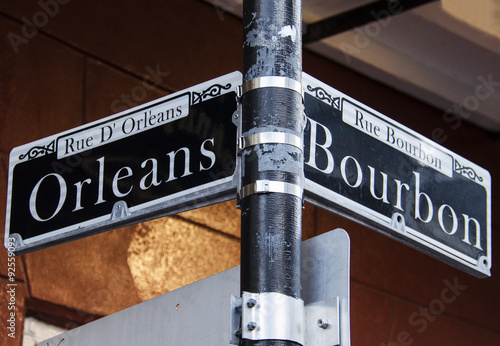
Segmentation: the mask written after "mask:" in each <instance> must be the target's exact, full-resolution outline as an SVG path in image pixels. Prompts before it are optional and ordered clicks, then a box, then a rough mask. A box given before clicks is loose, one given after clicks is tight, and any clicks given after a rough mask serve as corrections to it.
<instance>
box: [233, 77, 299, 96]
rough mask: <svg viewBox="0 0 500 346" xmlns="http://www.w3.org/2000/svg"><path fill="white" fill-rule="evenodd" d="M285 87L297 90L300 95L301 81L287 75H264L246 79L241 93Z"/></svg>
mask: <svg viewBox="0 0 500 346" xmlns="http://www.w3.org/2000/svg"><path fill="white" fill-rule="evenodd" d="M271 87H272V88H285V89H290V90H293V91H296V92H298V93H299V94H300V95H301V96H302V83H301V82H297V81H296V80H295V79H292V78H289V77H279V76H264V77H257V78H254V79H250V80H249V81H246V82H245V83H243V85H242V86H241V89H242V90H241V92H242V95H244V94H245V93H246V92H248V91H250V90H254V89H259V88H271Z"/></svg>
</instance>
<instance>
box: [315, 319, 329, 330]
mask: <svg viewBox="0 0 500 346" xmlns="http://www.w3.org/2000/svg"><path fill="white" fill-rule="evenodd" d="M329 325H330V324H329V323H328V320H325V319H322V318H320V319H319V320H318V327H320V328H322V329H327V328H328V326H329Z"/></svg>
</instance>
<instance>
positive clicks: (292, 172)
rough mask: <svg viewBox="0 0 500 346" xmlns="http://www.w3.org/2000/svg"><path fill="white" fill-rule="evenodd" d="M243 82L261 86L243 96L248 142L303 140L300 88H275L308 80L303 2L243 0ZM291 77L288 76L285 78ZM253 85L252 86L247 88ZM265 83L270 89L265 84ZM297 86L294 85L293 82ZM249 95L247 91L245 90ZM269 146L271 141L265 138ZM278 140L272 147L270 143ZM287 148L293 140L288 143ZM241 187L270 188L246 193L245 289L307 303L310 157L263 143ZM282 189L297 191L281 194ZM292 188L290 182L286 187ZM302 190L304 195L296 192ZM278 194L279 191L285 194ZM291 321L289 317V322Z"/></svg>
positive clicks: (245, 165) (251, 151)
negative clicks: (305, 214)
mask: <svg viewBox="0 0 500 346" xmlns="http://www.w3.org/2000/svg"><path fill="white" fill-rule="evenodd" d="M243 8H244V10H243V11H244V14H243V23H244V46H243V55H244V58H243V59H244V60H243V82H244V86H245V82H248V83H251V82H252V81H259V80H260V81H262V77H279V78H278V79H276V78H274V79H273V78H270V79H268V81H270V85H271V86H264V87H263V86H262V85H261V84H259V83H256V85H258V86H255V87H250V88H248V89H249V90H248V91H246V92H245V90H244V94H243V96H242V136H243V137H246V136H250V135H253V134H259V133H286V134H291V135H292V136H294V137H299V138H302V133H303V126H304V119H303V115H302V114H303V113H302V110H303V106H302V97H301V93H300V89H299V90H297V89H295V90H294V89H293V88H288V87H279V86H273V85H275V84H276V83H275V82H276V80H285V81H290V80H291V81H296V82H298V83H299V84H298V85H299V86H300V81H301V74H302V40H301V34H302V31H301V8H302V6H301V1H300V0H244V1H243ZM283 77H285V78H283ZM248 83H247V84H248ZM263 84H266V83H263ZM292 84H293V83H292ZM244 89H245V88H244ZM262 142H266V141H265V140H263V141H262ZM271 142H272V141H271ZM285 142H286V141H285ZM241 175H242V176H241V186H242V187H248V186H252V185H253V184H255V183H256V182H264V185H265V184H267V183H268V184H269V186H268V187H269V191H268V189H267V188H264V191H263V190H261V189H258V188H257V189H253V190H252V189H250V190H249V191H250V192H249V193H248V194H245V195H242V197H241V200H240V207H241V233H242V234H241V290H242V292H243V291H245V292H251V293H269V292H276V293H281V294H284V295H286V296H289V297H293V298H298V299H300V298H301V239H302V230H301V223H302V198H301V193H302V190H303V153H302V148H301V147H300V146H294V145H291V144H290V143H262V144H256V145H252V146H248V147H245V148H244V149H243V151H242V173H241ZM276 182H277V186H278V187H282V186H285V187H288V188H289V187H292V189H288V188H287V189H285V190H286V191H284V192H281V191H280V192H277V191H274V189H273V184H276ZM282 183H285V184H282ZM294 187H298V188H299V191H300V193H299V194H297V192H296V191H297V190H296V189H294ZM278 190H279V188H278ZM286 320H287V316H284V318H283V321H286ZM241 344H242V345H245V346H247V345H259V346H275V345H276V346H278V345H280V346H286V345H298V344H297V343H296V342H292V341H286V340H258V341H255V340H247V339H244V340H242V343H241Z"/></svg>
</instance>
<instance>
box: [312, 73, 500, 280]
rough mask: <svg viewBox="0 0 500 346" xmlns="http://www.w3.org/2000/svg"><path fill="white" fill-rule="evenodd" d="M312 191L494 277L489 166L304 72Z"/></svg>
mask: <svg viewBox="0 0 500 346" xmlns="http://www.w3.org/2000/svg"><path fill="white" fill-rule="evenodd" d="M302 83H303V88H304V102H305V111H306V115H307V118H308V121H307V126H306V130H305V134H304V142H305V143H304V148H305V153H304V155H305V177H306V185H305V198H306V200H307V201H309V202H311V203H313V204H316V205H318V206H321V207H324V208H326V209H328V210H331V211H334V212H337V213H340V214H342V215H344V216H346V217H349V218H351V219H353V220H355V221H358V222H361V223H364V224H367V225H369V226H370V227H372V228H374V229H376V230H378V231H381V232H383V233H384V234H386V235H389V236H390V237H393V238H395V239H398V240H400V241H402V242H404V243H406V244H408V245H410V246H412V247H414V248H417V249H419V250H421V251H423V252H425V253H427V254H429V255H432V256H434V257H437V258H439V259H441V260H442V261H444V262H447V263H449V264H451V265H453V266H455V267H457V268H460V269H462V270H464V271H467V272H469V273H471V274H473V275H476V276H480V277H482V276H490V267H491V177H490V174H489V172H488V171H486V170H484V169H483V168H481V167H479V166H477V165H475V164H473V163H472V162H470V161H468V160H466V159H464V158H462V157H460V156H459V155H457V154H455V153H453V152H451V151H449V150H447V149H446V148H443V147H442V146H440V145H438V144H436V143H434V142H432V141H430V140H428V139H426V138H424V137H423V136H421V135H419V134H418V133H416V132H414V131H412V130H410V129H408V128H406V127H404V126H403V125H401V124H398V123H396V122H395V121H393V120H391V119H389V118H387V117H386V116H384V115H382V114H380V113H379V112H377V111H375V110H373V109H370V108H369V107H367V106H365V105H363V104H361V103H359V102H358V101H356V100H354V99H352V98H350V97H348V96H346V95H344V94H342V93H341V92H339V91H337V90H335V89H333V88H331V87H329V86H328V85H326V84H324V83H322V82H320V81H318V80H317V79H315V78H313V77H311V76H309V75H307V74H303V80H302Z"/></svg>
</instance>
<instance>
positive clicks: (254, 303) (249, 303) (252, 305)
mask: <svg viewBox="0 0 500 346" xmlns="http://www.w3.org/2000/svg"><path fill="white" fill-rule="evenodd" d="M255 305H257V301H256V300H255V299H249V300H248V301H247V306H248V307H249V308H250V309H251V308H253V307H254V306H255Z"/></svg>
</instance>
